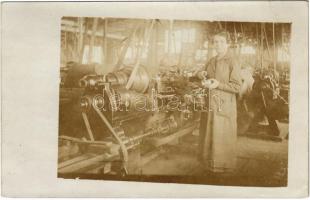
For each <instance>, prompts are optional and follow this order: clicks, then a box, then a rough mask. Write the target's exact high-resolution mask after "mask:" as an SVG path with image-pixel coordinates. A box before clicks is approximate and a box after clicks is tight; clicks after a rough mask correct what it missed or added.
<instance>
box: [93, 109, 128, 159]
mask: <svg viewBox="0 0 310 200" xmlns="http://www.w3.org/2000/svg"><path fill="white" fill-rule="evenodd" d="M93 108H94V110H95V111H96V112H97V114H98V115H99V117H100V118H101V119H102V121H103V122H104V123H105V125H106V126H107V127H108V129H109V130H110V132H111V134H112V135H113V137H114V138H115V139H116V141H117V143H118V144H119V145H120V147H121V151H122V154H123V160H124V162H127V161H128V151H127V148H126V146H125V144H124V143H123V142H122V140H121V139H120V138H119V137H118V135H117V133H116V132H115V130H114V129H113V127H112V125H111V124H110V122H109V121H108V119H107V118H106V117H105V116H104V114H103V113H102V112H101V111H100V110H99V109H98V108H97V107H96V106H93Z"/></svg>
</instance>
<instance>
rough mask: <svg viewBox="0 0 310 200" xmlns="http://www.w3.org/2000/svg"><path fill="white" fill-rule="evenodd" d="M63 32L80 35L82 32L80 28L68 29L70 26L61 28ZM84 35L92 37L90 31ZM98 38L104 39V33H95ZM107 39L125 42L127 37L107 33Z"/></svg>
mask: <svg viewBox="0 0 310 200" xmlns="http://www.w3.org/2000/svg"><path fill="white" fill-rule="evenodd" d="M61 31H65V32H72V33H79V32H80V30H79V28H78V27H77V28H74V27H68V26H61ZM82 33H83V34H87V35H92V32H91V31H90V30H87V31H86V32H85V29H84V30H83V31H82ZM95 36H96V37H101V38H102V37H104V33H103V31H100V32H98V31H97V32H96V33H95ZM107 38H109V39H114V40H124V39H125V36H123V35H118V34H111V33H107Z"/></svg>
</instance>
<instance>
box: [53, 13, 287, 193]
mask: <svg viewBox="0 0 310 200" xmlns="http://www.w3.org/2000/svg"><path fill="white" fill-rule="evenodd" d="M291 26H292V24H291V23H290V22H289V21H288V22H263V21H261V22H260V21H253V22H249V21H213V20H209V21H208V20H180V19H153V18H145V19H141V18H139V19H138V18H115V17H105V16H103V17H85V16H63V17H62V18H61V24H60V27H61V33H60V40H61V41H60V53H61V55H60V61H59V77H60V78H59V79H60V83H59V118H58V123H59V124H58V138H57V139H58V163H57V176H58V178H64V179H76V178H79V179H89V180H119V181H139V182H141V181H143V182H160V183H181V184H203V185H225V186H255V187H286V186H287V183H288V142H289V140H290V135H289V125H290V120H289V105H290V98H289V97H290V69H291V56H290V55H291V53H290V46H291Z"/></svg>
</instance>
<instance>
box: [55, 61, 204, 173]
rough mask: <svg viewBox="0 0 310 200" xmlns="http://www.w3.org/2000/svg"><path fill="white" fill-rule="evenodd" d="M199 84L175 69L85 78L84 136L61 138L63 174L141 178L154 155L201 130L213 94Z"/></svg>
mask: <svg viewBox="0 0 310 200" xmlns="http://www.w3.org/2000/svg"><path fill="white" fill-rule="evenodd" d="M132 76H133V77H132ZM131 78H133V79H132V80H133V81H130V79H131ZM196 80H197V79H196V78H195V76H194V75H193V74H192V73H191V72H188V71H180V70H174V69H166V70H164V71H162V72H159V73H157V74H155V75H153V76H151V75H150V74H149V73H148V72H147V69H146V68H144V67H142V66H139V67H136V68H132V67H125V68H122V69H118V70H117V71H114V72H110V73H108V74H105V75H97V74H95V73H92V74H88V75H86V76H84V77H83V78H81V79H80V81H79V84H80V87H82V88H84V90H83V94H82V97H81V98H80V113H81V115H80V116H81V117H80V118H82V119H83V121H80V122H81V123H83V124H84V127H83V130H84V135H83V134H80V135H79V136H78V137H77V136H76V135H77V134H75V133H72V135H62V134H60V136H59V139H60V140H59V146H60V147H59V163H58V172H59V173H60V174H65V173H95V174H98V173H100V174H118V175H126V174H141V173H142V172H141V165H143V164H144V163H146V162H147V160H148V159H149V158H148V155H150V154H151V153H152V152H153V151H160V150H161V146H162V145H165V144H168V143H171V142H176V141H177V140H178V138H180V137H182V136H184V135H186V134H189V133H191V132H192V131H193V130H194V129H195V128H196V127H197V124H198V121H199V116H200V114H199V112H200V111H202V110H205V109H206V107H207V101H206V97H207V92H206V91H205V90H204V89H202V87H199V82H198V81H196ZM65 123H69V122H68V121H67V122H65ZM80 126H81V125H80ZM74 134H75V135H74Z"/></svg>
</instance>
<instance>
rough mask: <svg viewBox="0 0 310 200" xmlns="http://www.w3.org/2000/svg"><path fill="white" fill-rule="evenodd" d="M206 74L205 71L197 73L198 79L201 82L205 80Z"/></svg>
mask: <svg viewBox="0 0 310 200" xmlns="http://www.w3.org/2000/svg"><path fill="white" fill-rule="evenodd" d="M207 75H208V73H207V72H206V71H200V72H198V73H197V76H198V78H200V79H201V80H204V79H206V78H207Z"/></svg>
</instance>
